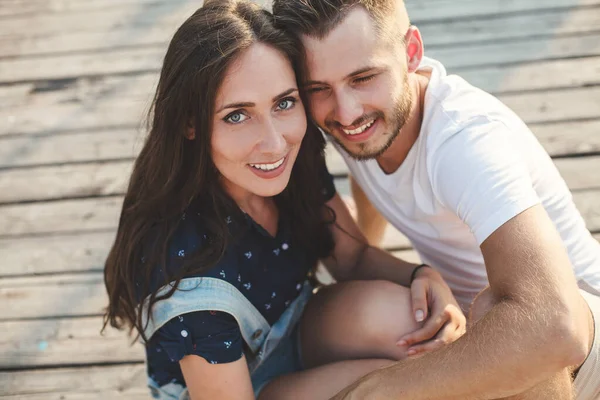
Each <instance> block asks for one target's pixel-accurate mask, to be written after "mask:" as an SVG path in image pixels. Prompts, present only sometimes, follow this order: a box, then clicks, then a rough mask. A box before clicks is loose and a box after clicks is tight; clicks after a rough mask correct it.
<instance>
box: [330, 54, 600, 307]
mask: <svg viewBox="0 0 600 400" xmlns="http://www.w3.org/2000/svg"><path fill="white" fill-rule="evenodd" d="M420 68H421V69H423V68H425V69H426V68H429V69H431V70H432V71H431V80H430V82H429V86H428V88H427V92H426V95H425V105H424V114H423V124H422V127H421V131H420V134H419V137H418V139H417V141H416V143H415V144H414V146H413V147H412V148H411V150H410V152H409V153H408V156H407V158H406V160H405V161H404V162H403V163H402V165H401V166H400V168H398V170H396V171H395V172H394V173H392V174H389V175H386V174H385V173H384V172H383V171H382V170H381V168H380V167H379V165H378V164H377V161H375V160H369V161H356V160H354V159H352V158H351V157H350V156H348V154H347V153H346V152H345V151H344V150H343V149H341V148H339V147H338V151H339V152H340V153H341V155H342V156H343V158H344V160H345V161H346V164H347V165H348V167H349V169H350V172H351V174H352V176H353V177H354V178H355V180H356V181H357V182H358V184H359V185H360V186H361V187H362V188H363V190H364V192H365V193H366V195H367V196H368V198H369V199H370V200H371V202H372V203H373V205H374V206H375V207H376V208H377V209H378V210H379V211H380V212H381V214H382V215H383V216H384V217H385V218H386V219H387V220H388V221H389V222H390V223H391V224H392V225H394V226H395V227H396V228H397V229H398V230H399V231H401V232H402V233H404V234H405V235H406V236H407V237H408V238H409V239H410V240H411V242H412V244H413V246H414V248H415V250H416V251H417V252H418V253H419V255H420V256H421V259H422V260H423V262H425V263H427V264H430V265H432V266H434V267H435V268H436V269H438V271H440V273H441V274H442V276H443V277H444V278H445V279H446V281H447V282H448V284H449V285H450V287H451V288H452V290H453V292H454V294H455V296H456V298H457V299H458V301H459V302H460V303H461V306H462V307H463V308H465V309H466V308H467V307H468V305H469V304H470V303H471V301H472V299H473V297H474V296H475V295H476V294H477V293H478V292H479V291H481V290H482V289H483V288H484V287H485V286H486V285H487V275H486V271H485V265H484V261H483V256H482V254H481V250H480V248H479V245H480V244H481V243H482V242H483V241H484V240H485V239H486V238H487V237H488V236H489V235H490V234H492V233H493V232H494V231H495V230H496V229H498V228H499V227H500V226H501V225H502V224H504V223H505V222H506V221H508V220H510V219H511V218H513V217H514V216H516V215H518V214H519V213H521V212H522V211H524V210H526V209H527V208H530V207H532V206H534V205H536V204H538V203H540V202H541V203H542V204H543V205H544V207H545V209H546V211H547V212H548V214H549V215H550V217H551V219H552V220H553V222H554V224H555V225H556V228H557V229H558V231H559V233H560V235H561V237H562V239H563V242H564V244H565V247H566V248H567V251H568V254H569V257H570V260H571V263H572V265H573V269H574V271H575V274H576V276H577V279H578V281H579V283H580V286H581V287H582V288H584V289H586V290H588V291H591V292H596V294H600V244H599V243H598V242H597V241H596V240H595V239H594V238H593V237H592V236H591V234H590V233H589V231H588V230H587V228H586V226H585V222H584V220H583V218H582V217H581V215H580V213H579V211H578V210H577V209H576V207H575V204H574V203H573V200H572V196H571V193H570V191H569V189H568V187H567V185H566V184H565V182H564V180H563V179H562V177H561V176H560V174H559V172H558V171H557V169H556V167H555V166H554V163H553V162H552V160H551V159H550V157H549V156H548V154H547V153H546V151H545V150H544V148H543V147H542V146H541V145H540V143H539V142H538V141H537V139H536V138H535V136H534V135H533V133H532V132H531V131H530V130H529V129H528V128H527V126H526V125H525V124H524V123H523V122H522V121H521V120H520V118H519V117H517V116H516V114H514V113H513V112H512V111H511V110H510V109H509V108H508V107H506V106H505V105H503V104H502V103H501V102H500V101H499V100H497V99H496V98H495V97H493V96H492V95H490V94H488V93H485V92H483V91H482V90H479V89H477V88H475V87H473V86H471V85H469V84H468V83H467V82H466V81H465V80H463V79H462V78H460V77H458V76H455V75H450V76H448V75H447V74H446V71H445V69H444V67H443V66H442V65H441V64H440V63H439V62H437V61H435V60H432V59H429V58H424V59H423V61H422V63H421V66H420Z"/></svg>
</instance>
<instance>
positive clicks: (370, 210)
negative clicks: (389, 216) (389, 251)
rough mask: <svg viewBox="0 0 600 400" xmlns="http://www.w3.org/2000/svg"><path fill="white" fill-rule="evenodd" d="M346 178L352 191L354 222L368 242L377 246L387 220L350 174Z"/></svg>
mask: <svg viewBox="0 0 600 400" xmlns="http://www.w3.org/2000/svg"><path fill="white" fill-rule="evenodd" d="M348 178H349V180H350V190H351V191H352V197H353V198H354V204H355V205H356V222H357V223H358V226H359V228H360V230H361V231H362V233H363V234H364V235H365V237H366V238H367V240H368V241H369V243H370V244H371V245H372V246H379V245H380V244H381V241H382V239H383V234H384V233H385V228H386V226H387V221H386V219H385V218H384V217H383V216H382V215H381V214H380V213H379V211H377V209H376V208H375V206H374V205H373V204H372V203H371V201H370V200H369V199H368V198H367V195H366V194H365V192H364V191H363V190H362V189H361V187H360V185H359V184H358V183H356V181H355V180H354V179H353V178H352V176H349V177H348Z"/></svg>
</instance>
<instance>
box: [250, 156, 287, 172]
mask: <svg viewBox="0 0 600 400" xmlns="http://www.w3.org/2000/svg"><path fill="white" fill-rule="evenodd" d="M284 161H285V157H283V158H282V159H281V160H279V161H277V162H274V163H272V164H250V166H251V167H253V168H256V169H260V170H261V171H272V170H274V169H277V168H279V167H281V164H283V162H284Z"/></svg>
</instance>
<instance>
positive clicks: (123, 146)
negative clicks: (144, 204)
mask: <svg viewBox="0 0 600 400" xmlns="http://www.w3.org/2000/svg"><path fill="white" fill-rule="evenodd" d="M530 128H531V129H532V131H533V132H534V133H535V135H536V136H537V138H538V140H539V141H540V143H541V144H542V145H543V146H544V148H545V149H546V151H547V152H548V153H549V154H550V155H551V156H564V155H576V154H586V153H594V152H599V151H600V135H599V134H598V132H600V119H597V120H590V121H574V122H561V123H551V124H541V125H539V124H531V125H530ZM143 139H144V137H143V134H142V133H140V132H136V131H135V130H133V129H131V130H124V129H119V130H114V131H113V130H107V131H98V132H89V133H88V132H85V133H71V134H62V135H45V136H34V135H30V136H28V135H24V136H21V137H13V138H5V139H3V140H2V141H1V142H0V143H1V144H0V168H7V167H10V168H14V167H21V166H42V165H47V164H62V163H75V162H94V161H108V160H122V159H132V158H134V157H135V156H137V153H138V151H139V149H141V146H142V144H143ZM328 152H330V153H332V154H331V155H329V156H328V157H336V155H335V154H334V153H335V149H333V147H330V148H329V150H328ZM332 162H333V161H332ZM336 162H337V161H336ZM342 164H343V162H342ZM330 168H333V170H332V171H331V172H332V173H334V174H341V173H344V171H345V170H340V169H339V168H338V167H337V166H336V165H334V164H330ZM1 174H2V172H0V175H1Z"/></svg>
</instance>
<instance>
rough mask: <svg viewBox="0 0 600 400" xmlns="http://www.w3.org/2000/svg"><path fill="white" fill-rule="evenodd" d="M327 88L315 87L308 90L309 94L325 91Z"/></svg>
mask: <svg viewBox="0 0 600 400" xmlns="http://www.w3.org/2000/svg"><path fill="white" fill-rule="evenodd" d="M324 90H325V88H324V87H323V86H313V87H310V88H308V89H307V92H308V93H318V92H322V91H324Z"/></svg>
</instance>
